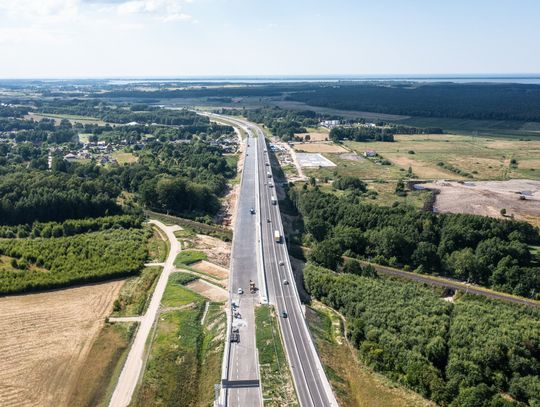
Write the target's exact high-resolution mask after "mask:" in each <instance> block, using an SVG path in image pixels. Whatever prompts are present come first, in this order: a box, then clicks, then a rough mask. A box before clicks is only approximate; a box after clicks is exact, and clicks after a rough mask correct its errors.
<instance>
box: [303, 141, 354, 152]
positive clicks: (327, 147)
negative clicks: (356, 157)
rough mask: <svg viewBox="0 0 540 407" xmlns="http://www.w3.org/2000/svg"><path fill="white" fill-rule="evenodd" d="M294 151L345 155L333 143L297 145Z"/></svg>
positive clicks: (342, 149) (341, 148)
mask: <svg viewBox="0 0 540 407" xmlns="http://www.w3.org/2000/svg"><path fill="white" fill-rule="evenodd" d="M294 150H295V151H299V152H303V153H346V152H347V150H345V149H344V148H343V147H341V146H339V145H337V144H334V143H299V144H295V145H294Z"/></svg>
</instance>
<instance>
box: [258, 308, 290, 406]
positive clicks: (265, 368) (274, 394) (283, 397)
mask: <svg viewBox="0 0 540 407" xmlns="http://www.w3.org/2000/svg"><path fill="white" fill-rule="evenodd" d="M255 324H256V335H257V349H258V351H259V365H260V371H261V385H262V392H263V399H264V405H265V406H267V407H279V406H299V404H298V400H297V398H296V391H295V389H294V384H293V380H292V376H291V373H290V371H289V367H288V364H287V359H286V358H285V352H284V350H283V344H282V342H281V336H280V333H279V329H278V323H277V319H276V316H275V314H274V308H273V307H272V306H270V305H261V306H260V307H258V308H257V309H256V310H255Z"/></svg>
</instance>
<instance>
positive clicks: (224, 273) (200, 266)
mask: <svg viewBox="0 0 540 407" xmlns="http://www.w3.org/2000/svg"><path fill="white" fill-rule="evenodd" d="M190 267H191V268H192V269H195V270H197V271H200V272H202V273H206V274H210V275H211V276H213V277H216V278H218V279H220V280H224V279H226V278H228V277H229V270H227V269H226V268H224V267H221V266H217V265H215V264H212V263H210V262H208V261H206V260H201V261H198V262H196V263H193V264H191V265H190Z"/></svg>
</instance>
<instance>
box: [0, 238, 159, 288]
mask: <svg viewBox="0 0 540 407" xmlns="http://www.w3.org/2000/svg"><path fill="white" fill-rule="evenodd" d="M148 233H149V232H148V231H147V230H143V229H110V230H105V231H99V232H91V233H83V234H77V235H73V236H68V237H58V238H55V237H52V238H43V237H39V238H35V239H29V238H27V239H0V254H1V255H4V256H9V257H12V258H13V261H12V266H13V267H15V268H16V269H18V271H13V270H6V269H5V268H0V294H15V293H21V292H28V291H36V290H44V289H51V288H61V287H66V286H69V285H73V284H82V283H90V282H95V281H102V280H106V279H111V278H118V277H124V276H129V275H132V274H135V273H138V272H139V271H140V270H141V269H142V268H143V267H144V261H145V260H146V257H147V252H146V245H145V242H146V239H147V238H148V235H147V234H148ZM43 269H45V270H43Z"/></svg>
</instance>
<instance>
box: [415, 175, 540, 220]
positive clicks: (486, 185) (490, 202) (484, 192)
mask: <svg viewBox="0 0 540 407" xmlns="http://www.w3.org/2000/svg"><path fill="white" fill-rule="evenodd" d="M423 185H424V186H425V187H427V188H435V189H438V190H440V193H439V195H437V200H436V201H435V207H434V209H435V210H436V211H437V212H451V213H470V214H475V215H484V216H492V217H495V218H502V217H503V216H502V215H501V209H506V216H507V217H509V216H512V215H513V216H514V218H515V219H519V220H524V221H527V222H530V223H532V224H534V225H536V226H540V181H531V180H510V181H481V182H480V181H479V182H465V183H462V184H461V183H458V182H441V181H439V182H434V183H430V184H423ZM520 196H523V197H524V198H525V199H520Z"/></svg>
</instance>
